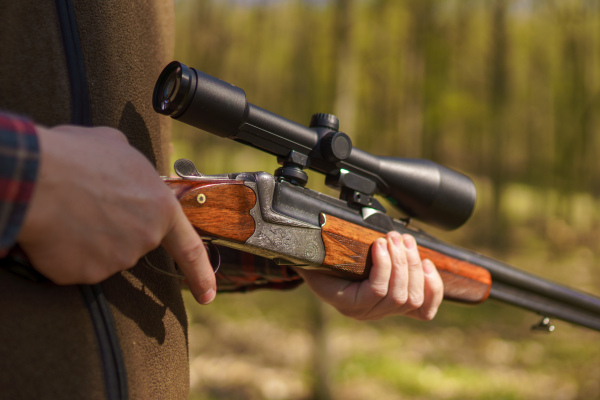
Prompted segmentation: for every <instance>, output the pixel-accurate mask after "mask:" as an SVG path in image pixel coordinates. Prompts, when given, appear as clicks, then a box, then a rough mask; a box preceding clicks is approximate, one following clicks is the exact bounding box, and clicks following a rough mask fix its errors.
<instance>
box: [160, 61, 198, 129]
mask: <svg viewBox="0 0 600 400" xmlns="http://www.w3.org/2000/svg"><path fill="white" fill-rule="evenodd" d="M195 90H196V75H195V74H194V71H193V70H192V69H190V68H188V67H187V66H185V65H184V64H181V63H179V62H177V61H174V62H172V63H170V64H169V65H167V66H166V68H165V69H164V70H163V72H162V73H161V74H160V76H159V77H158V81H157V82H156V85H155V87H154V94H153V98H152V105H153V106H154V111H156V112H157V113H159V114H164V115H169V116H171V117H173V118H177V116H178V115H181V114H183V113H184V112H185V110H186V109H187V107H188V106H189V104H190V99H191V98H192V97H193V95H194V92H195Z"/></svg>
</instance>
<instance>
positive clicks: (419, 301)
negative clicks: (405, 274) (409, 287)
mask: <svg viewBox="0 0 600 400" xmlns="http://www.w3.org/2000/svg"><path fill="white" fill-rule="evenodd" d="M424 301H425V300H424V298H423V296H422V295H412V296H409V297H408V300H407V302H406V305H407V306H408V307H410V308H411V309H413V310H416V309H418V308H421V306H423V302H424Z"/></svg>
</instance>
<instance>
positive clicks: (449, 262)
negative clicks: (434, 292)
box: [153, 61, 600, 331]
mask: <svg viewBox="0 0 600 400" xmlns="http://www.w3.org/2000/svg"><path fill="white" fill-rule="evenodd" d="M153 106H154V109H155V110H156V111H157V112H158V113H161V114H165V115H169V116H171V117H172V118H174V119H176V120H178V121H181V122H184V123H186V124H189V125H192V126H194V127H196V128H199V129H202V130H204V131H207V132H210V133H212V134H215V135H218V136H220V137H224V138H229V139H233V140H235V141H237V142H241V143H244V144H246V145H249V146H252V147H255V148H257V149H260V150H263V151H265V152H267V153H271V154H273V155H275V156H277V159H278V162H279V163H280V164H281V167H280V168H278V169H277V170H276V171H275V173H274V175H271V174H269V173H266V172H253V173H249V172H243V173H233V174H223V175H210V176H205V175H202V174H200V173H199V172H198V171H197V170H196V168H195V167H194V165H193V164H192V163H191V162H190V161H188V160H179V161H177V162H176V163H175V171H176V173H177V174H178V175H179V176H180V177H181V179H171V180H167V183H168V184H169V185H170V186H171V188H172V189H173V190H174V191H175V193H176V194H177V196H178V198H179V200H180V203H181V205H182V206H183V209H184V212H185V213H186V215H187V217H188V218H189V219H190V221H191V222H192V225H193V226H194V227H195V228H196V230H197V231H198V233H199V234H200V235H201V236H202V237H203V238H204V239H207V240H210V241H211V242H212V243H215V244H219V245H223V246H227V247H231V248H235V249H239V250H243V251H246V252H249V253H253V254H256V255H260V256H263V257H266V258H269V259H272V260H274V261H275V262H277V263H279V264H284V265H285V264H287V265H294V266H297V267H300V268H309V269H318V270H323V271H324V272H326V273H328V274H333V275H336V276H339V277H343V278H346V279H351V280H363V279H365V278H366V277H368V274H369V270H370V267H371V256H370V247H371V245H372V243H373V242H374V241H375V240H376V239H377V238H379V237H383V236H385V234H386V233H387V232H389V231H391V230H396V231H398V232H400V233H409V234H411V235H413V236H414V237H415V239H416V241H417V245H418V248H419V252H420V254H421V257H422V258H429V259H431V260H432V261H433V262H434V263H435V265H436V267H437V269H438V271H439V273H440V275H441V277H442V280H443V282H444V299H447V300H452V301H456V302H461V303H466V304H478V303H481V302H483V301H485V300H486V299H488V298H491V299H495V300H499V301H501V302H505V303H509V304H512V305H514V306H518V307H521V308H524V309H527V310H531V311H533V312H536V313H538V314H540V315H541V316H542V317H543V318H542V321H541V322H540V323H539V324H537V325H535V326H534V328H536V329H541V330H547V331H552V330H553V329H554V327H553V326H552V325H551V324H550V320H549V318H558V319H561V320H564V321H568V322H571V323H574V324H577V325H581V326H584V327H588V328H591V329H595V330H597V331H600V299H599V298H597V297H594V296H591V295H589V294H585V293H582V292H579V291H575V290H572V289H570V288H567V287H565V286H562V285H559V284H556V283H553V282H550V281H547V280H545V279H541V278H539V277H536V276H533V275H530V274H528V273H525V272H523V271H521V270H518V269H516V268H514V267H512V266H510V265H507V264H505V263H503V262H500V261H497V260H494V259H492V258H489V257H486V256H483V255H481V254H478V253H475V252H472V251H469V250H465V249H462V248H459V247H456V246H453V245H450V244H447V243H444V242H442V241H440V240H438V239H436V238H435V237H433V236H431V235H428V234H426V233H424V232H422V231H420V230H417V229H414V228H412V227H410V226H409V219H406V220H399V219H394V218H392V217H390V216H388V215H387V214H386V210H385V208H384V207H383V206H382V204H381V203H380V202H379V201H378V200H377V199H376V198H375V197H374V196H375V195H380V196H383V197H385V198H386V199H387V200H389V201H390V202H391V204H393V206H394V207H397V208H398V209H399V210H401V211H402V212H403V213H404V214H405V215H407V216H408V217H409V218H414V219H418V220H420V221H423V222H425V223H428V224H432V225H434V226H437V227H441V228H445V229H454V228H457V227H459V226H461V225H462V224H463V223H464V222H466V220H467V219H468V218H469V217H470V215H471V213H472V211H473V208H474V205H475V197H476V191H475V186H474V184H473V182H472V181H471V179H469V178H468V177H467V176H465V175H462V174H460V173H458V172H455V171H452V170H450V169H448V168H445V167H443V166H441V165H438V164H436V163H434V162H431V161H427V160H423V159H407V158H394V157H378V156H374V155H371V154H369V153H367V152H365V151H361V150H359V149H357V148H355V147H353V146H352V142H351V140H350V138H349V137H348V135H346V134H345V133H343V132H340V131H339V121H338V119H337V118H336V117H335V116H333V115H330V114H315V115H313V117H312V119H311V121H310V126H309V127H306V126H303V125H300V124H297V123H295V122H292V121H290V120H288V119H285V118H283V117H280V116H278V115H276V114H273V113H271V112H269V111H267V110H264V109H262V108H260V107H257V106H255V105H253V104H250V103H248V101H247V100H246V94H245V93H244V91H243V90H242V89H240V88H238V87H236V86H233V85H231V84H229V83H226V82H223V81H221V80H219V79H217V78H214V77H212V76H210V75H207V74H205V73H203V72H200V71H198V70H196V69H193V68H189V67H187V66H186V65H184V64H181V63H179V62H176V61H175V62H172V63H170V64H169V65H167V66H166V68H165V69H164V70H163V72H162V73H161V75H160V77H159V78H158V81H157V83H156V86H155V89H154V95H153ZM305 168H310V169H312V170H315V171H318V172H320V173H323V174H324V175H325V177H326V184H327V185H328V186H331V187H334V188H337V189H339V190H340V198H339V199H336V198H333V197H330V196H327V195H325V194H322V193H319V192H316V191H313V190H310V189H307V188H305V187H304V186H305V184H306V183H307V180H308V177H307V174H306V173H305V172H304V169H305Z"/></svg>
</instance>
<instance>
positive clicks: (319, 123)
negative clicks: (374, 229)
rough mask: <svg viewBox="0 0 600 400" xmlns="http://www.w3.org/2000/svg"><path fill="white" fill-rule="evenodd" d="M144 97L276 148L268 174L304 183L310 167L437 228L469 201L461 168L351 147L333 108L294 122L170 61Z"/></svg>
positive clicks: (179, 115)
mask: <svg viewBox="0 0 600 400" xmlns="http://www.w3.org/2000/svg"><path fill="white" fill-rule="evenodd" d="M152 103H153V106H154V110H155V111H156V112H158V113H160V114H164V115H169V116H171V117H172V118H174V119H176V120H178V121H181V122H184V123H186V124H189V125H192V126H194V127H196V128H199V129H202V130H205V131H207V132H209V133H212V134H215V135H218V136H221V137H225V138H229V139H233V140H235V141H238V142H242V143H244V144H247V145H250V146H252V147H255V148H258V149H260V150H263V151H265V152H267V153H271V154H274V155H276V156H277V157H278V159H279V162H280V163H282V164H283V167H282V168H279V170H278V171H277V172H276V173H275V175H277V176H281V177H283V178H284V179H286V180H288V181H291V182H293V183H298V184H300V185H303V184H304V183H306V179H307V178H305V176H306V174H305V173H304V172H303V171H302V168H310V169H313V170H315V171H319V172H321V173H323V174H325V175H326V177H327V183H328V184H330V185H332V186H336V187H341V188H342V194H344V193H346V194H348V193H349V192H351V193H353V195H354V197H355V198H359V199H360V198H361V196H363V198H364V197H370V196H371V195H374V194H379V195H382V196H384V197H386V198H387V199H388V200H390V201H391V203H392V204H394V206H395V207H397V208H398V209H399V210H400V211H402V212H403V213H405V214H406V215H408V216H409V217H411V218H416V219H419V220H421V221H423V222H426V223H429V224H432V225H435V226H438V227H440V228H444V229H455V228H458V227H459V226H460V225H462V224H463V223H465V222H466V221H467V219H468V218H469V217H470V216H471V213H472V211H473V208H474V206H475V197H476V194H475V186H474V184H473V182H472V181H471V179H470V178H468V177H467V176H465V175H463V174H460V173H458V172H455V171H453V170H450V169H448V168H445V167H443V166H441V165H439V164H436V163H434V162H432V161H429V160H423V159H410V158H396V157H378V156H374V155H372V154H369V153H367V152H365V151H362V150H359V149H357V148H352V143H351V141H350V138H349V137H348V136H347V135H346V134H344V133H342V132H339V131H338V128H339V122H338V120H337V118H336V117H335V116H333V115H329V114H315V115H314V116H313V119H312V120H311V124H310V127H306V126H304V125H300V124H298V123H295V122H293V121H290V120H288V119H286V118H283V117H280V116H279V115H276V114H274V113H271V112H269V111H267V110H264V109H262V108H260V107H257V106H255V105H253V104H250V103H248V101H247V100H246V94H245V92H244V91H243V90H242V89H240V88H238V87H236V86H233V85H231V84H229V83H227V82H224V81H221V80H219V79H217V78H214V77H212V76H210V75H208V74H205V73H203V72H201V71H198V70H196V69H194V68H189V67H187V66H186V65H184V64H182V63H179V62H177V61H174V62H171V63H170V64H169V65H167V66H166V67H165V69H164V70H163V72H162V73H161V75H160V76H159V78H158V81H157V82H156V86H155V88H154V94H153V99H152ZM358 202H359V203H360V201H358ZM359 205H360V204H359ZM365 205H366V204H365Z"/></svg>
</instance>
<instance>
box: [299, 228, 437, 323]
mask: <svg viewBox="0 0 600 400" xmlns="http://www.w3.org/2000/svg"><path fill="white" fill-rule="evenodd" d="M372 254H373V267H372V268H371V272H370V275H369V279H368V280H365V281H362V282H351V281H347V280H344V279H340V278H335V277H332V276H329V275H325V274H322V273H320V272H318V271H311V270H302V269H299V268H298V269H296V271H297V272H298V273H299V274H300V275H301V276H302V277H303V278H304V280H305V281H306V283H307V284H308V286H309V287H310V288H311V289H312V290H313V291H314V292H315V294H316V295H317V296H319V297H320V298H321V299H322V300H323V301H325V302H327V303H329V304H331V305H332V306H333V307H335V308H336V309H337V310H338V311H339V312H340V313H342V314H344V315H346V316H348V317H352V318H355V319H358V320H377V319H381V318H383V317H386V316H388V315H405V316H408V317H412V318H416V319H420V320H426V321H428V320H431V319H433V317H434V316H435V314H436V312H437V309H438V307H439V306H440V303H441V302H442V298H443V295H444V285H443V282H442V279H441V277H440V275H439V273H438V272H437V270H436V268H435V266H434V265H433V263H432V262H431V261H429V260H424V261H421V257H420V256H419V251H418V249H417V245H416V242H415V239H414V238H413V237H412V236H410V235H403V236H402V235H400V234H399V233H398V232H390V233H388V234H387V237H386V239H383V238H381V239H377V240H376V241H375V243H373V249H372Z"/></svg>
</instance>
